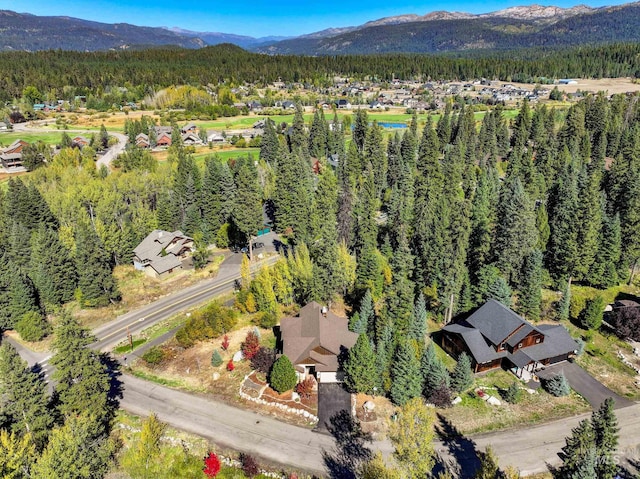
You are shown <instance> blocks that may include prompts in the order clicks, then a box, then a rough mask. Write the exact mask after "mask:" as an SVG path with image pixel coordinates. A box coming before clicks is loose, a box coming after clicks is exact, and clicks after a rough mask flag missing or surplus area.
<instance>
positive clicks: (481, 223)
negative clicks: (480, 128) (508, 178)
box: [469, 115, 499, 279]
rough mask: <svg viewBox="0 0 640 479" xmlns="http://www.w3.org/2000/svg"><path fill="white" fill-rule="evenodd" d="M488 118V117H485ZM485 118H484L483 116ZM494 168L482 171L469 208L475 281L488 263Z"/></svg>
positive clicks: (495, 197) (494, 201)
mask: <svg viewBox="0 0 640 479" xmlns="http://www.w3.org/2000/svg"><path fill="white" fill-rule="evenodd" d="M487 116H489V115H487ZM485 118H486V116H485ZM498 185H499V183H498V178H497V174H496V171H495V169H494V168H491V169H490V170H488V171H482V172H481V173H480V177H479V178H478V187H477V189H476V192H475V196H474V197H473V203H472V206H471V235H470V238H469V270H470V271H469V273H470V274H471V276H472V278H473V279H475V278H476V276H477V274H478V271H479V270H480V268H482V267H483V266H486V265H487V264H488V262H489V261H490V256H491V243H492V239H493V234H494V228H495V221H496V217H495V216H496V211H495V205H496V204H497V202H498V201H497V200H498V188H499V186H498Z"/></svg>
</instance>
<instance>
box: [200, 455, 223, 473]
mask: <svg viewBox="0 0 640 479" xmlns="http://www.w3.org/2000/svg"><path fill="white" fill-rule="evenodd" d="M202 472H204V474H205V476H207V477H216V476H217V475H218V473H219V472H220V459H218V456H216V455H215V454H214V453H212V452H210V453H209V454H207V455H206V457H205V458H204V468H203V469H202Z"/></svg>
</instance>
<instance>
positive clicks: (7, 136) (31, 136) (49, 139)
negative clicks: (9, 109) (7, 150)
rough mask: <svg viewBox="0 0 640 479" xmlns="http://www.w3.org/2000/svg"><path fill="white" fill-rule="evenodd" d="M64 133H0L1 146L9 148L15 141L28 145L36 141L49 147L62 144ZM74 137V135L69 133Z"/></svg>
mask: <svg viewBox="0 0 640 479" xmlns="http://www.w3.org/2000/svg"><path fill="white" fill-rule="evenodd" d="M62 133H63V132H62V131H60V133H57V132H51V133H48V132H42V133H39V132H30V131H10V132H0V146H1V147H5V146H9V145H10V144H11V143H13V142H14V141H15V140H18V139H20V140H24V141H26V142H27V143H34V142H36V141H44V142H45V143H46V144H48V145H57V144H58V143H60V140H61V138H62ZM69 135H72V137H73V133H69Z"/></svg>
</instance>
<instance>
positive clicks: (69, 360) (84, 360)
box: [51, 315, 118, 429]
mask: <svg viewBox="0 0 640 479" xmlns="http://www.w3.org/2000/svg"><path fill="white" fill-rule="evenodd" d="M55 334H56V336H55V339H54V341H53V345H52V346H53V351H54V355H53V357H52V358H51V364H52V365H53V366H55V367H56V370H55V372H54V373H53V379H54V381H56V393H57V395H58V398H59V410H60V412H61V413H62V414H63V415H66V416H70V415H77V414H81V413H85V414H91V415H93V416H94V418H95V420H98V421H100V422H101V423H102V424H103V426H104V427H105V429H106V427H107V425H108V424H109V421H110V420H111V418H112V417H113V415H114V413H115V411H116V409H117V407H118V404H117V400H115V399H114V398H112V397H111V395H110V391H111V378H110V374H109V371H108V368H107V367H106V365H105V364H103V362H102V360H101V358H100V356H99V355H98V354H97V353H96V352H95V351H92V350H91V349H89V345H90V344H91V343H93V341H94V338H93V337H92V336H91V334H90V333H89V332H88V331H87V330H86V329H84V328H82V327H81V326H80V325H79V324H78V323H77V321H76V320H75V319H73V318H71V317H70V316H68V315H64V316H63V317H62V318H61V319H60V320H59V323H58V325H57V327H56V329H55Z"/></svg>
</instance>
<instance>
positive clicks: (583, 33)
mask: <svg viewBox="0 0 640 479" xmlns="http://www.w3.org/2000/svg"><path fill="white" fill-rule="evenodd" d="M505 15H506V14H505ZM511 15H513V14H511ZM639 27H640V4H638V3H632V4H627V5H622V6H619V7H608V8H602V9H597V10H593V11H587V12H585V13H579V14H576V15H571V16H568V17H564V18H563V17H562V16H560V17H559V18H556V19H554V21H550V20H549V19H548V18H547V17H544V21H543V20H541V19H540V18H535V17H534V18H531V17H528V16H526V15H517V16H515V17H514V16H499V15H495V14H494V15H491V16H474V17H472V18H457V17H453V18H452V19H444V20H441V19H436V20H431V21H415V22H410V23H405V22H402V23H391V24H381V25H378V24H374V25H373V26H370V27H364V28H359V29H356V30H354V31H348V32H346V33H341V34H339V35H335V36H331V37H322V38H313V37H307V38H296V39H290V40H284V41H282V42H277V43H275V44H273V45H268V46H263V47H260V48H258V49H257V51H261V52H266V53H283V54H305V55H335V54H372V53H390V52H412V53H434V52H448V51H465V50H478V49H480V50H494V49H518V48H527V47H566V46H576V45H586V44H598V43H605V42H620V41H621V42H627V41H638V40H640V28H639Z"/></svg>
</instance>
